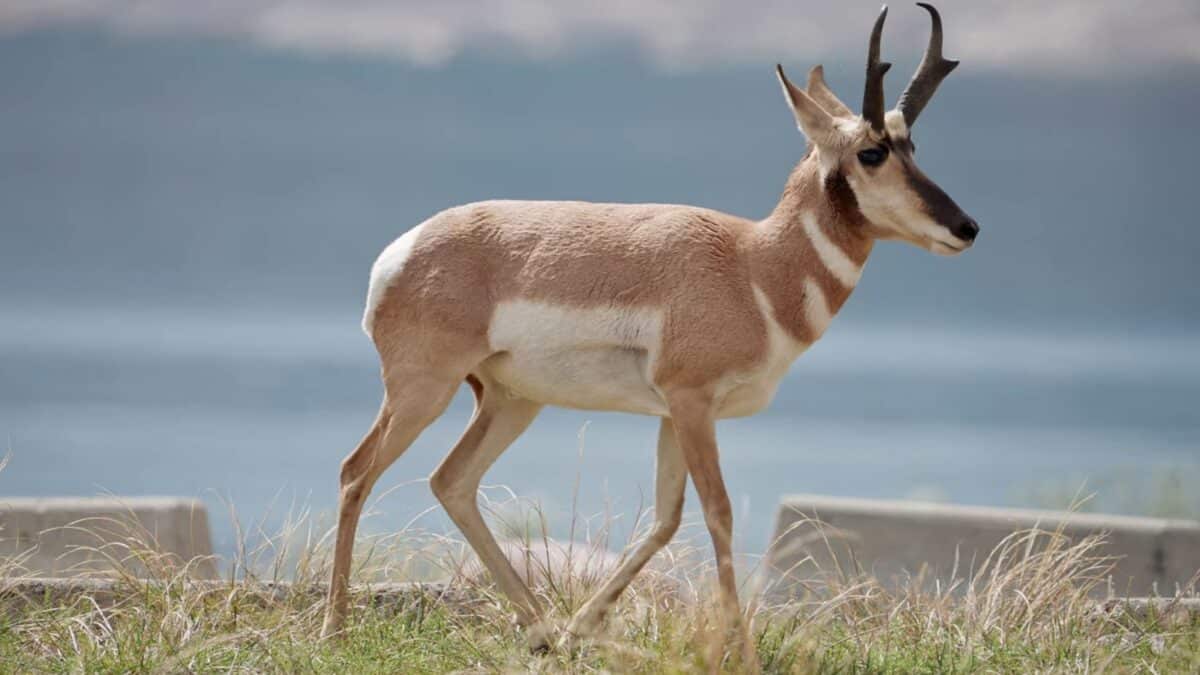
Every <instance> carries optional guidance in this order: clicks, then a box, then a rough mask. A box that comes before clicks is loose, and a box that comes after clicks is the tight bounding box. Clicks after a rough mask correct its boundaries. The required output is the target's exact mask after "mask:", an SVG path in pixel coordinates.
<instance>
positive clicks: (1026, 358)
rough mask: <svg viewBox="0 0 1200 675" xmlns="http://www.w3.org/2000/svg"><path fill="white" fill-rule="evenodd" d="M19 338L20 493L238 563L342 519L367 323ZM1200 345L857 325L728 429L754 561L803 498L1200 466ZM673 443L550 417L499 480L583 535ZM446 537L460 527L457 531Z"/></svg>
mask: <svg viewBox="0 0 1200 675" xmlns="http://www.w3.org/2000/svg"><path fill="white" fill-rule="evenodd" d="M0 326H2V327H3V330H2V331H0V385H2V386H0V434H2V435H3V437H4V439H5V443H6V445H7V446H8V449H9V450H10V452H11V454H12V460H11V462H10V464H9V466H8V467H7V468H6V469H5V470H4V471H3V473H0V494H7V495H51V494H95V493H100V492H106V491H111V492H113V493H116V494H121V495H139V494H177V495H195V496H199V497H201V498H203V499H204V500H205V501H206V502H208V504H209V505H210V509H211V511H210V512H211V513H212V516H213V520H214V530H215V536H216V539H217V545H218V549H219V550H220V551H222V552H225V553H228V552H230V551H232V549H233V528H232V526H231V521H230V516H229V512H228V510H227V508H226V506H225V502H226V501H228V502H230V503H232V504H233V505H234V506H235V507H236V509H237V514H238V517H240V518H241V519H242V520H243V521H244V522H253V521H256V520H258V519H264V518H265V519H266V521H267V522H268V523H273V522H277V521H278V519H279V517H280V516H281V515H282V513H283V512H284V511H286V510H287V508H288V506H289V505H290V504H292V503H293V502H298V503H304V504H307V505H310V506H311V507H313V508H314V509H315V510H316V511H318V512H321V511H325V512H328V511H331V510H332V509H333V507H334V503H335V501H334V500H335V495H336V485H337V470H338V463H339V461H340V460H341V458H342V456H343V455H345V454H346V453H347V452H348V451H349V450H350V449H351V448H352V447H353V446H354V445H355V443H356V442H357V440H358V438H359V437H360V435H361V434H362V433H363V432H364V431H365V430H366V429H367V427H368V426H369V425H370V423H371V421H372V420H373V418H374V414H375V411H376V409H377V406H378V401H379V391H380V389H379V384H378V377H377V364H376V361H375V355H374V351H373V349H372V347H371V346H370V344H369V342H368V340H367V339H366V337H364V336H363V335H362V334H361V332H360V331H359V329H358V317H357V316H356V315H353V314H345V315H336V316H335V315H327V316H302V315H294V314H293V315H254V314H247V313H244V312H243V313H236V312H230V313H220V312H215V311H209V312H207V313H196V312H192V311H185V310H181V309H170V310H166V309H164V310H155V311H150V310H145V309H142V310H127V309H126V310H123V309H117V308H99V307H92V308H72V309H66V308H47V307H40V308H31V307H21V308H19V307H7V308H0ZM1198 346H1200V342H1198V341H1197V338H1196V337H1194V336H1189V335H1177V336H1153V337H1151V336H1131V335H1125V336H1116V335H1044V336H1035V335H1028V334H1025V335H1020V336H1016V335H1004V334H998V333H980V332H973V333H972V332H961V331H954V330H950V329H938V328H936V327H930V326H922V327H921V328H920V329H909V328H907V327H904V326H894V325H893V326H863V325H854V324H840V323H836V322H835V325H834V327H833V328H832V329H831V330H830V332H829V334H828V335H827V337H826V339H825V340H824V341H822V342H821V343H819V344H818V345H817V346H816V347H814V348H813V349H812V350H811V351H810V352H809V353H808V354H806V355H805V356H804V357H802V358H801V360H800V361H799V362H798V363H797V365H796V366H795V367H794V368H793V372H792V374H791V375H790V376H789V378H788V379H787V381H786V382H785V383H784V385H783V387H782V388H781V390H780V393H779V396H778V397H777V399H776V401H775V404H774V405H773V406H772V407H771V408H770V409H769V410H768V411H767V412H765V413H763V414H760V415H759V416H756V417H753V418H748V419H742V420H730V421H726V422H723V423H722V424H721V425H720V427H719V433H720V440H721V444H722V463H723V468H724V471H725V474H726V479H727V482H728V484H729V488H730V492H731V496H732V498H733V501H734V504H735V507H736V509H737V528H736V529H737V533H738V547H739V549H740V550H742V551H746V552H757V551H761V550H762V548H763V546H764V544H765V542H766V539H767V537H768V535H769V529H770V522H771V518H772V514H773V511H774V508H775V505H776V504H777V502H778V499H779V497H780V495H782V494H785V493H788V492H800V491H811V492H820V493H826V494H835V495H858V496H869V497H904V496H915V497H921V498H933V499H946V500H952V501H956V502H964V503H976V504H1011V503H1013V502H1014V501H1017V500H1018V499H1019V498H1020V496H1021V495H1022V493H1023V488H1025V487H1027V486H1028V485H1030V484H1031V483H1033V482H1045V481H1046V480H1054V479H1058V480H1061V481H1064V482H1067V483H1068V484H1069V482H1070V481H1081V480H1082V479H1083V478H1084V477H1086V476H1088V475H1111V474H1112V473H1113V472H1126V471H1127V472H1129V473H1130V475H1131V477H1134V476H1136V475H1137V474H1139V473H1142V474H1145V473H1148V472H1149V471H1151V470H1153V469H1155V468H1162V467H1172V466H1178V465H1181V464H1186V463H1190V462H1195V461H1196V460H1197V458H1198V457H1200V419H1198V417H1197V415H1196V411H1195V405H1196V402H1197V401H1200V349H1198V348H1197V347H1198ZM470 406H471V401H470V396H469V394H468V393H467V392H466V391H462V392H460V393H459V396H458V397H457V398H456V399H455V400H454V403H453V404H452V405H451V407H450V409H449V411H448V412H447V413H446V414H445V415H444V416H443V417H442V418H441V419H440V420H439V421H438V422H437V423H435V424H434V425H433V426H432V427H430V428H429V429H428V430H427V431H426V432H425V433H424V434H423V435H422V436H421V437H420V439H419V440H418V441H417V443H416V444H415V445H414V446H413V448H412V449H410V451H409V452H408V453H407V454H406V455H405V456H404V457H403V458H402V459H401V460H400V461H399V462H397V464H396V466H395V467H393V468H392V469H391V470H390V471H389V472H388V473H387V474H386V475H385V477H384V479H383V481H382V482H381V484H380V489H379V491H380V492H382V491H383V489H385V488H387V487H391V486H395V485H398V484H399V485H400V487H398V488H396V489H395V490H394V491H392V492H390V493H389V494H388V496H387V497H385V498H384V499H383V500H382V501H381V502H380V505H379V509H380V511H381V514H380V515H379V516H377V517H375V518H374V519H373V520H372V521H371V524H370V526H369V527H370V528H371V529H374V530H376V531H385V530H387V529H389V528H395V527H398V526H400V525H402V524H403V523H405V522H406V521H407V520H408V519H409V518H411V517H412V516H413V515H415V514H417V513H419V512H420V511H422V510H424V509H426V508H427V507H429V506H431V505H433V504H434V503H435V502H434V500H433V498H432V496H431V495H430V493H429V491H428V488H427V486H425V485H424V484H422V483H420V482H419V481H418V482H414V480H416V479H421V478H423V477H424V476H427V475H428V474H429V473H430V471H432V469H433V468H434V467H435V466H436V464H437V462H438V461H439V460H440V458H441V457H442V456H443V455H444V454H445V452H446V451H447V450H448V449H449V447H450V446H451V445H452V444H453V442H454V441H455V439H456V438H457V436H458V434H459V433H460V431H461V429H462V427H463V426H464V425H465V423H466V420H467V417H468V415H469V413H470ZM656 424H657V422H656V421H655V420H653V419H650V418H642V417H635V416H629V415H615V414H597V413H587V412H579V411H565V410H555V409H548V410H547V411H546V412H545V413H543V415H542V416H541V417H540V418H539V419H538V420H537V421H536V422H535V424H534V426H533V427H532V428H531V430H530V431H529V432H527V433H526V434H525V435H524V436H523V437H522V438H521V439H519V440H518V441H517V443H516V444H515V445H514V446H513V448H511V449H510V451H509V452H508V453H506V454H505V455H504V456H503V457H502V458H501V460H500V461H499V462H498V464H497V465H496V467H495V468H494V469H493V470H492V472H491V473H490V474H489V475H488V477H487V479H486V482H487V483H490V484H505V485H508V486H511V487H512V489H513V490H515V491H516V492H517V493H519V494H521V495H523V496H528V497H533V498H536V499H538V500H540V502H541V503H542V505H543V507H544V508H545V509H546V510H547V512H548V514H549V515H550V517H551V523H552V526H553V527H555V528H558V529H560V530H561V529H563V528H564V527H565V524H566V522H567V520H568V518H569V513H570V509H571V504H572V497H573V488H574V483H575V477H576V476H577V475H579V476H581V482H580V492H579V495H578V512H579V513H580V514H581V515H584V516H587V515H591V514H597V513H601V512H605V511H608V512H611V513H615V514H621V515H622V517H623V518H624V519H625V520H623V521H621V522H624V523H627V522H628V521H629V519H630V518H631V517H632V515H633V514H634V512H635V511H636V510H637V509H638V508H639V506H644V505H645V504H648V503H650V501H651V494H650V490H651V489H652V485H653V480H652V470H653V447H654V438H655V430H656ZM585 426H586V429H585ZM581 431H585V433H584V438H583V442H582V444H581V442H580V434H581ZM581 448H582V455H581V454H580V449H581ZM688 509H689V510H691V511H695V510H696V509H697V502H696V500H695V496H694V494H693V493H689V502H688ZM268 514H270V515H268ZM424 522H425V523H426V524H427V525H428V526H430V527H432V528H434V529H443V528H445V527H446V525H445V521H444V520H443V519H442V517H441V515H440V513H434V514H431V515H429V516H427V517H426V520H425V521H424ZM623 532H625V530H623V529H621V528H618V533H619V534H620V533H623Z"/></svg>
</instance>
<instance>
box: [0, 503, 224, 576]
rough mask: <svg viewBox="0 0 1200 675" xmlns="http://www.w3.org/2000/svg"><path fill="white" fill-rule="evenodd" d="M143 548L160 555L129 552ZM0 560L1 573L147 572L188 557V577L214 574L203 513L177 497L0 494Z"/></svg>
mask: <svg viewBox="0 0 1200 675" xmlns="http://www.w3.org/2000/svg"><path fill="white" fill-rule="evenodd" d="M131 547H132V548H131ZM147 548H148V549H150V550H153V551H155V552H156V553H158V554H161V556H156V557H154V558H151V559H144V558H142V559H139V558H140V557H139V556H138V555H135V554H134V551H136V550H137V549H147ZM0 558H3V559H5V561H6V562H8V564H7V565H5V567H8V568H9V569H4V568H0V574H30V575H38V576H46V577H70V576H84V575H97V574H99V575H103V574H105V573H111V572H112V571H113V570H114V569H115V568H118V567H121V568H124V569H127V570H129V571H132V572H133V573H134V574H136V575H138V576H147V575H151V576H152V575H154V574H155V573H156V570H155V568H158V567H160V566H162V565H166V566H167V567H171V566H175V567H178V566H180V565H182V564H184V563H186V562H189V561H194V562H192V576H193V577H196V578H214V577H216V574H217V570H216V564H215V561H214V560H213V558H212V537H211V535H210V533H209V529H208V512H207V510H206V509H205V507H204V504H203V503H202V502H200V501H198V500H195V499H185V498H179V497H124V498H122V497H82V498H81V497H45V498H15V497H0Z"/></svg>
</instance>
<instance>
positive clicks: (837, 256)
mask: <svg viewBox="0 0 1200 675" xmlns="http://www.w3.org/2000/svg"><path fill="white" fill-rule="evenodd" d="M800 220H801V223H802V224H803V225H804V233H805V234H807V235H808V239H809V241H811V242H812V244H813V248H815V249H816V250H817V257H819V258H820V259H821V263H822V264H824V265H825V268H826V269H828V270H829V272H830V273H831V274H833V276H835V277H837V280H838V281H840V282H842V285H843V286H845V287H846V288H854V287H855V286H856V285H857V284H858V280H859V279H860V278H861V277H862V265H859V264H858V263H856V262H854V261H853V260H851V259H850V256H848V255H846V252H845V251H843V250H842V247H840V246H838V245H837V244H835V243H833V242H832V241H831V240H830V239H829V236H828V235H826V234H825V230H823V229H821V225H820V224H819V223H817V217H816V215H814V214H813V212H812V211H805V212H804V213H803V214H802V215H801V216H800Z"/></svg>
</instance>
